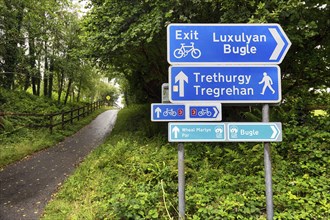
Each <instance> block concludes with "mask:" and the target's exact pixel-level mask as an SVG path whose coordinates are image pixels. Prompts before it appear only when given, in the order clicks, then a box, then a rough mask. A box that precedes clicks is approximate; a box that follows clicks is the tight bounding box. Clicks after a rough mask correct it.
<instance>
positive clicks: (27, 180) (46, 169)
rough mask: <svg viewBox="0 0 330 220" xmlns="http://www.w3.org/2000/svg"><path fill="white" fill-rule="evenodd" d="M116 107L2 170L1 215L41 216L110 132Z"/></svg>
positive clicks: (8, 218)
mask: <svg viewBox="0 0 330 220" xmlns="http://www.w3.org/2000/svg"><path fill="white" fill-rule="evenodd" d="M117 112H118V111H117V110H109V111H106V112H104V113H102V114H100V115H99V116H98V117H97V118H96V119H95V120H94V121H92V122H91V123H90V124H89V125H87V126H85V127H84V128H82V129H81V130H80V131H78V132H77V133H76V134H74V135H73V136H71V137H68V138H66V139H65V140H64V141H62V142H61V143H59V144H57V145H56V146H54V147H51V148H48V149H47V150H43V151H40V152H38V153H35V154H33V155H31V156H30V157H28V158H26V159H23V160H22V161H19V162H17V163H15V164H12V165H9V166H7V167H6V168H5V169H4V170H2V171H0V219H1V220H19V219H29V220H30V219H33V220H34V219H39V218H40V216H41V215H42V213H43V210H44V208H45V206H46V204H47V202H48V201H49V200H50V199H51V196H52V194H53V193H54V192H56V190H57V189H58V187H59V186H60V185H61V184H62V183H63V181H64V180H65V179H66V178H67V176H69V175H70V174H71V173H72V172H73V171H74V169H75V167H76V166H77V165H78V164H79V163H80V162H81V161H82V160H83V158H84V157H85V156H86V155H88V154H89V153H90V152H91V150H93V149H94V148H96V147H97V146H99V145H100V144H101V143H102V142H103V141H104V138H105V137H107V135H109V133H110V132H111V130H112V128H113V126H114V124H115V121H116V118H117Z"/></svg>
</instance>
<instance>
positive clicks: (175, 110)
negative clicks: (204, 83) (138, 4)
mask: <svg viewBox="0 0 330 220" xmlns="http://www.w3.org/2000/svg"><path fill="white" fill-rule="evenodd" d="M221 119H222V111H221V104H219V103H215V104H198V105H196V104H165V103H153V104H151V121H155V122H157V121H158V122H162V121H163V122H164V121H221Z"/></svg>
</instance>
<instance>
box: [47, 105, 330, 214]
mask: <svg viewBox="0 0 330 220" xmlns="http://www.w3.org/2000/svg"><path fill="white" fill-rule="evenodd" d="M148 108H150V107H149V106H134V107H133V108H127V109H123V110H121V111H120V112H119V115H118V119H117V123H116V126H115V129H114V131H113V133H112V134H111V136H110V137H109V138H108V140H107V141H106V143H105V144H103V145H102V146H100V147H99V148H97V149H96V150H94V151H93V153H92V154H91V155H89V156H88V158H87V159H86V160H85V161H84V162H83V163H82V165H81V166H80V167H79V168H78V169H77V170H76V172H75V173H74V175H73V176H71V177H70V178H69V179H68V180H67V181H66V183H65V184H64V185H63V186H62V187H61V189H60V191H59V192H58V193H57V194H56V196H55V197H54V200H53V201H52V202H50V203H49V204H48V206H47V207H46V211H45V214H44V216H43V219H178V211H177V206H178V204H177V203H178V202H177V201H178V198H177V193H178V192H177V178H178V177H177V173H178V169H177V146H176V144H169V143H167V138H166V135H164V133H160V134H159V133H157V132H158V131H160V130H162V129H164V125H163V124H157V123H154V125H153V127H147V126H148V125H149V124H150V118H149V117H150V114H149V115H147V114H146V113H145V112H147V111H148V110H147V109H148ZM143 111H145V112H144V113H143ZM143 115H147V116H143ZM322 120H323V119H322ZM326 121H327V120H324V123H325V124H323V125H321V126H320V127H309V126H308V127H303V126H292V124H284V125H283V129H284V131H283V132H284V135H283V142H281V143H276V144H272V159H273V164H272V167H273V194H274V212H275V213H274V219H285V220H287V219H329V218H330V196H329V195H330V188H329V185H330V174H329V172H328V170H329V168H330V167H329V164H330V153H329V150H328V148H329V146H330V134H329V132H327V131H325V130H324V128H326V127H327V126H328V125H327V124H326ZM155 124H156V125H155ZM165 129H166V126H165ZM185 178H186V189H185V195H186V219H195V220H197V219H203V220H204V219H266V208H265V207H266V204H265V203H266V198H265V193H264V192H265V183H264V182H265V181H264V165H263V146H262V144H261V143H221V144H210V143H187V144H185Z"/></svg>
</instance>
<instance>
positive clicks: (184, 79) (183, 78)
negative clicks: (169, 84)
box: [175, 71, 188, 97]
mask: <svg viewBox="0 0 330 220" xmlns="http://www.w3.org/2000/svg"><path fill="white" fill-rule="evenodd" d="M178 81H179V96H180V97H184V82H186V83H188V77H187V75H186V74H184V72H182V71H180V73H179V74H178V75H176V77H175V83H177V82H178Z"/></svg>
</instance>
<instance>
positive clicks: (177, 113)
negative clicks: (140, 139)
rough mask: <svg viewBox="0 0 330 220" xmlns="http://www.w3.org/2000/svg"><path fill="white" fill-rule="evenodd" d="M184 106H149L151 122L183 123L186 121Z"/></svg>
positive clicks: (155, 104) (159, 104)
mask: <svg viewBox="0 0 330 220" xmlns="http://www.w3.org/2000/svg"><path fill="white" fill-rule="evenodd" d="M185 108H186V107H185V105H177V104H170V103H169V104H163V103H153V104H151V121H183V120H185V119H186V110H185Z"/></svg>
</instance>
